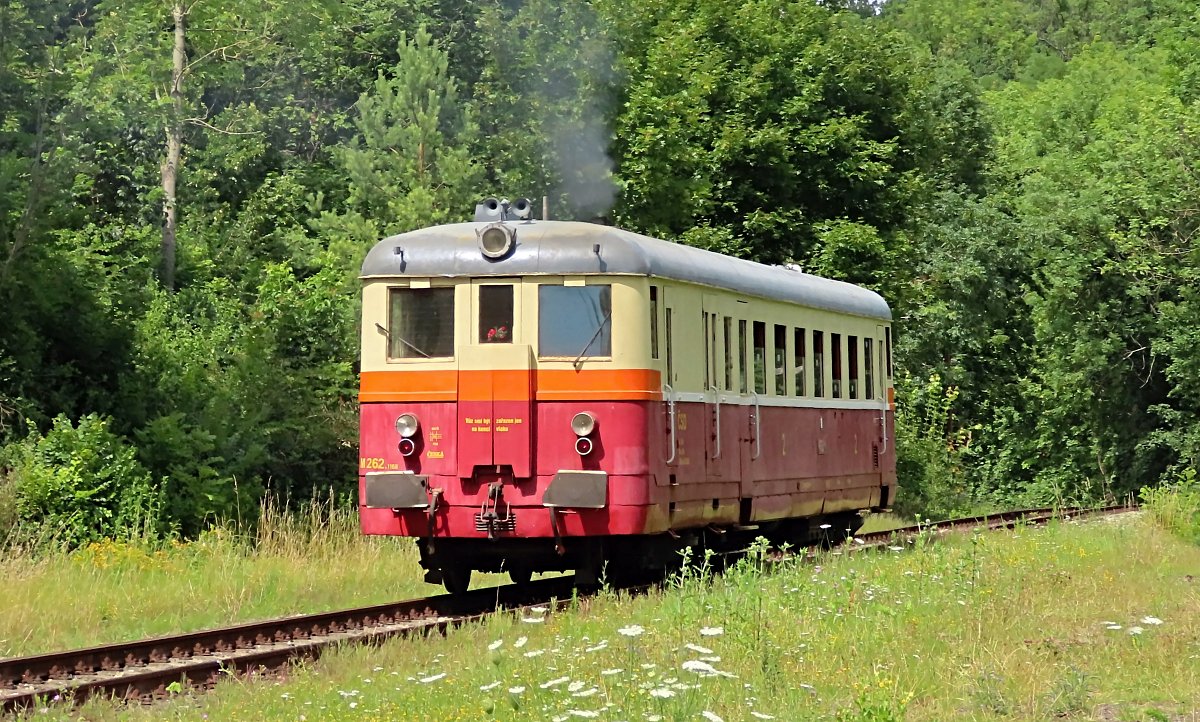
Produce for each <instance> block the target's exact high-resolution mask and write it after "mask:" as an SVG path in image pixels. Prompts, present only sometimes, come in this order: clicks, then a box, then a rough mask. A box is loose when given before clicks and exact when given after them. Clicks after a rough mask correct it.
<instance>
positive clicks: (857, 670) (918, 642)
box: [32, 515, 1200, 722]
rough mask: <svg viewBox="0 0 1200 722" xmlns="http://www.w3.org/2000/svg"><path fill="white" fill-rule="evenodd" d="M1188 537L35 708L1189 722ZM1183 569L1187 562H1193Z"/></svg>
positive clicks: (1113, 526)
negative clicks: (136, 697)
mask: <svg viewBox="0 0 1200 722" xmlns="http://www.w3.org/2000/svg"><path fill="white" fill-rule="evenodd" d="M1197 569H1200V548H1198V547H1196V546H1194V545H1190V544H1187V543H1186V542H1183V541H1181V540H1179V539H1178V538H1176V537H1174V536H1171V535H1169V534H1167V533H1166V532H1164V531H1162V530H1161V529H1160V528H1159V527H1157V526H1155V525H1154V524H1152V523H1151V521H1150V520H1149V518H1148V516H1147V515H1139V516H1137V517H1132V516H1125V517H1116V518H1114V519H1111V520H1105V521H1099V522H1095V523H1087V524H1075V523H1058V524H1053V525H1051V526H1049V527H1047V528H1034V529H1019V530H1017V531H1015V532H1012V533H996V534H976V535H965V536H962V537H959V538H957V539H956V540H951V541H946V542H941V543H938V544H935V545H928V546H926V545H924V544H922V543H920V542H918V543H917V544H916V545H915V548H914V549H912V550H910V551H908V552H905V553H900V552H887V553H867V554H844V553H838V552H837V551H834V552H829V553H825V554H824V555H823V556H822V557H821V558H819V559H818V560H817V563H816V564H815V565H814V564H802V563H795V562H785V563H783V564H782V565H781V566H779V567H777V568H776V569H774V571H773V573H771V574H769V575H765V576H764V575H762V574H761V573H760V571H759V570H758V569H757V568H756V564H755V563H754V561H753V560H750V561H747V562H746V563H744V564H742V565H741V566H739V567H738V568H737V569H735V570H733V571H731V572H728V573H726V574H725V575H724V576H721V577H718V578H716V579H715V580H712V581H704V580H702V579H697V578H683V579H679V580H677V582H676V583H675V584H674V586H673V588H670V589H667V590H665V591H663V592H660V593H655V594H652V595H649V596H646V597H641V598H634V599H629V598H623V597H616V596H612V595H607V596H600V597H597V598H594V599H590V600H587V601H582V602H580V603H579V604H578V608H577V609H576V610H574V611H573V612H565V613H560V614H555V615H550V616H547V617H544V618H543V617H541V616H538V615H534V616H530V617H527V618H523V619H522V618H512V617H497V618H494V619H492V620H490V621H489V622H487V623H485V624H482V625H477V626H471V627H468V628H464V629H460V630H457V631H453V632H451V633H450V635H449V636H448V637H447V638H445V639H443V638H432V639H427V640H420V639H414V640H400V641H395V642H390V643H388V644H385V645H383V646H382V647H376V648H349V649H345V650H342V651H341V652H338V653H334V654H330V655H328V656H326V657H324V658H322V659H321V660H320V661H318V662H316V663H313V664H310V665H305V666H302V667H299V668H297V669H296V670H295V671H294V673H293V674H292V675H291V676H290V678H289V679H288V680H286V681H278V680H250V681H247V680H237V681H233V680H231V681H230V682H228V683H225V684H222V685H220V686H219V687H218V689H217V690H216V691H214V692H212V693H209V694H205V695H198V696H192V695H191V694H188V693H186V692H182V693H181V694H180V699H179V700H177V701H175V702H166V703H163V704H162V705H159V706H156V707H154V708H150V709H141V708H133V709H117V708H114V707H112V706H111V705H109V704H107V703H98V702H96V703H89V704H88V705H87V706H85V707H83V708H81V709H75V710H72V709H68V708H59V707H55V706H50V707H48V708H47V709H46V710H44V711H42V710H38V711H35V712H34V713H33V715H32V716H33V717H36V718H37V719H64V720H65V719H79V718H81V717H82V718H83V719H87V720H107V719H113V718H127V719H133V720H144V719H188V720H204V719H209V720H218V719H220V720H264V721H265V720H305V721H306V722H314V721H316V720H478V719H492V718H495V719H502V720H557V721H558V722H567V721H568V720H574V719H604V720H630V721H632V720H644V721H646V722H655V721H662V722H667V721H668V720H670V721H675V720H706V719H707V720H709V721H710V722H712V721H714V720H718V719H720V720H726V721H727V722H733V721H734V720H755V719H771V718H774V719H777V720H789V721H790V720H809V719H813V720H815V719H838V720H844V721H847V720H863V721H864V722H865V721H868V720H869V721H872V722H881V721H885V720H899V719H911V720H949V719H980V720H991V719H997V720H1001V719H1002V720H1045V719H1049V718H1052V717H1056V716H1058V717H1066V718H1075V719H1104V720H1142V719H1145V720H1185V719H1186V720H1191V719H1193V718H1194V715H1200V580H1198V579H1196V578H1195V576H1194V575H1195V574H1196V571H1197ZM1189 575H1191V576H1189Z"/></svg>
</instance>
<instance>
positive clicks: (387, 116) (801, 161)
mask: <svg viewBox="0 0 1200 722" xmlns="http://www.w3.org/2000/svg"><path fill="white" fill-rule="evenodd" d="M1198 98H1200V13H1198V11H1197V9H1196V6H1195V4H1194V3H1193V2H1191V1H1190V0H1142V2H1127V1H1125V0H888V1H887V2H883V3H880V2H866V1H858V2H855V1H853V0H848V1H846V2H836V1H834V0H828V1H826V2H799V3H796V2H785V1H784V0H642V1H641V2H638V3H633V4H627V3H623V2H619V1H618V0H594V1H593V2H583V1H581V0H565V1H564V2H550V1H549V0H528V1H526V2H519V1H514V0H505V1H503V2H495V1H492V2H487V1H476V0H361V1H360V2H354V3H344V2H337V1H335V0H289V1H288V2H283V1H282V0H256V1H255V2H247V1H246V0H190V1H189V2H187V3H186V4H183V3H181V2H178V1H177V0H119V1H117V0H7V1H6V2H5V3H3V4H2V5H0V444H4V446H3V450H2V451H0V536H2V535H4V534H8V535H13V534H17V535H41V536H43V537H44V536H45V535H46V534H47V533H49V534H50V535H51V536H53V538H56V539H59V540H62V541H64V542H66V543H68V544H76V543H82V542H86V541H88V540H92V539H96V538H100V537H122V536H126V537H128V536H139V537H141V536H147V535H149V536H161V535H174V534H179V535H183V536H188V535H192V534H195V533H196V532H198V531H200V530H201V529H203V528H204V527H205V526H206V525H207V524H210V523H212V522H214V521H219V520H227V519H234V518H237V519H243V520H245V519H253V518H254V517H255V515H256V514H257V511H258V508H259V507H258V505H259V503H260V500H261V499H262V498H263V497H264V495H270V496H271V497H272V498H275V499H282V500H305V499H309V498H312V496H313V495H314V494H317V495H324V494H327V493H328V490H329V489H330V488H332V489H333V490H334V493H335V494H341V495H344V496H349V495H350V494H351V493H352V492H353V490H354V488H355V469H356V444H357V419H356V390H357V372H356V359H357V338H358V336H357V323H358V320H357V317H358V304H359V301H358V295H357V288H358V286H357V279H356V272H357V269H358V267H359V264H360V262H361V260H362V258H363V256H364V254H365V253H366V251H367V250H368V249H369V248H370V246H371V245H372V244H374V243H375V242H376V241H377V240H378V239H380V238H382V237H384V236H386V235H390V234H393V233H398V232H403V231H406V230H409V229H412V228H416V227H420V226H424V225H428V224H432V223H440V222H447V221H457V220H463V219H465V218H467V217H468V216H469V214H470V213H471V211H472V208H473V206H474V203H475V202H476V201H477V200H478V199H480V198H482V197H484V196H487V195H507V196H511V197H516V196H522V195H527V196H531V197H535V198H536V197H539V196H542V195H547V196H549V197H550V199H551V201H550V205H551V208H552V209H553V210H554V215H555V216H556V217H558V218H568V217H573V218H579V219H592V218H596V217H605V218H607V219H610V220H611V221H612V222H614V223H616V224H617V225H620V226H622V227H625V228H628V229H631V230H636V231H641V232H645V233H649V234H652V235H657V236H661V237H665V238H669V239H672V240H677V241H680V242H683V243H689V244H693V245H697V246H701V247H705V248H710V249H714V250H719V251H722V252H725V253H730V254H734V255H738V256H742V257H745V258H751V259H754V260H758V261H763V262H766V263H796V264H799V265H800V266H802V267H803V268H804V269H805V270H808V271H811V272H814V273H818V274H822V275H827V276H832V277H835V278H841V279H845V280H848V281H852V282H854V283H859V284H863V285H866V286H868V287H871V288H873V289H875V290H877V291H879V292H880V293H882V294H883V295H884V296H885V297H886V298H887V299H888V301H889V302H890V303H891V305H892V308H893V310H894V313H895V319H896V320H895V325H896V335H895V337H896V344H897V346H896V357H897V366H898V368H899V369H900V371H899V377H898V379H897V386H898V402H899V408H900V411H899V413H898V416H897V425H898V429H897V434H898V437H899V444H898V449H899V454H900V457H899V467H900V468H899V472H900V476H901V483H902V484H903V485H904V491H905V496H904V497H903V499H902V500H901V504H902V505H903V506H904V509H905V510H906V511H908V512H921V513H925V514H935V515H936V514H948V513H952V512H954V511H958V510H964V509H967V508H972V507H976V506H978V505H981V504H982V505H1003V506H1009V505H1014V504H1041V503H1044V502H1087V501H1093V500H1098V499H1102V498H1111V497H1120V496H1122V495H1125V494H1128V493H1131V492H1135V491H1136V490H1137V489H1139V488H1140V487H1142V486H1144V485H1156V484H1161V483H1170V482H1173V481H1176V480H1179V479H1185V480H1186V479H1194V478H1195V469H1196V468H1197V466H1198V461H1200V417H1198V413H1200V326H1198V324H1197V319H1200V285H1198V283H1197V282H1198V280H1200V278H1198V275H1200V245H1198V244H1197V241H1196V231H1197V226H1198V224H1200V215H1198V214H1200V177H1198V175H1197V172H1198V171H1197V169H1198V168H1200V166H1198V164H1197V160H1198V159H1200V103H1198ZM1193 483H1194V482H1193Z"/></svg>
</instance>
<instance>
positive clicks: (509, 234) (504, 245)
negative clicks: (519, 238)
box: [479, 222, 516, 258]
mask: <svg viewBox="0 0 1200 722" xmlns="http://www.w3.org/2000/svg"><path fill="white" fill-rule="evenodd" d="M515 237H516V232H515V231H514V230H513V229H511V228H509V227H508V226H506V225H504V224H503V223H499V222H497V223H491V224H489V225H488V226H487V227H485V228H484V229H483V230H481V231H479V250H480V252H482V253H483V255H485V256H487V257H488V258H502V257H504V256H505V255H507V254H508V252H509V251H511V250H512V247H513V240H514V238H515Z"/></svg>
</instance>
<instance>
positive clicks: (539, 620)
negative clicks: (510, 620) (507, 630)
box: [521, 617, 546, 624]
mask: <svg viewBox="0 0 1200 722" xmlns="http://www.w3.org/2000/svg"><path fill="white" fill-rule="evenodd" d="M521 621H522V622H525V623H526V624H541V623H542V622H544V621H546V618H545V617H521Z"/></svg>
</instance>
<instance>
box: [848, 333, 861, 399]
mask: <svg viewBox="0 0 1200 722" xmlns="http://www.w3.org/2000/svg"><path fill="white" fill-rule="evenodd" d="M846 343H847V346H846V352H847V353H846V360H847V361H848V362H849V364H850V374H849V378H850V398H852V399H857V398H858V336H847V337H846Z"/></svg>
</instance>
